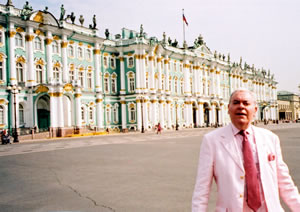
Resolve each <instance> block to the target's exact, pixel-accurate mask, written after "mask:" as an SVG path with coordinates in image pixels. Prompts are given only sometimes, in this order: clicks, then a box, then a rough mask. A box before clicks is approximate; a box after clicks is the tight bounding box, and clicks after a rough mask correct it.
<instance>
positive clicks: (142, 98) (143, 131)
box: [141, 96, 145, 133]
mask: <svg viewBox="0 0 300 212" xmlns="http://www.w3.org/2000/svg"><path fill="white" fill-rule="evenodd" d="M143 103H144V97H143V96H142V97H141V110H142V131H141V133H145V128H144V112H143V111H144V110H143Z"/></svg>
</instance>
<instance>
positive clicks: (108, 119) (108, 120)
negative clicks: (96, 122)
mask: <svg viewBox="0 0 300 212" xmlns="http://www.w3.org/2000/svg"><path fill="white" fill-rule="evenodd" d="M106 107H107V108H106V113H105V115H106V123H107V124H110V122H111V116H110V113H111V112H110V107H109V105H107V106H106Z"/></svg>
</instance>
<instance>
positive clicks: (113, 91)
mask: <svg viewBox="0 0 300 212" xmlns="http://www.w3.org/2000/svg"><path fill="white" fill-rule="evenodd" d="M111 92H112V93H116V92H117V86H116V78H112V79H111Z"/></svg>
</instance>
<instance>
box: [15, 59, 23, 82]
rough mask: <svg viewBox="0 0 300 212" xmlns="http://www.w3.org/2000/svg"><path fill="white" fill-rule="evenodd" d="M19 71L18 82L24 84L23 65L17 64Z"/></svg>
mask: <svg viewBox="0 0 300 212" xmlns="http://www.w3.org/2000/svg"><path fill="white" fill-rule="evenodd" d="M16 70H17V81H18V82H24V77H23V76H24V68H23V64H22V63H17V65H16Z"/></svg>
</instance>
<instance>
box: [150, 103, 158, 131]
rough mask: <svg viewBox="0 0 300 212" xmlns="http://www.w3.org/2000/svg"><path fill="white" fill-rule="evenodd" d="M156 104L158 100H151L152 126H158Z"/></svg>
mask: <svg viewBox="0 0 300 212" xmlns="http://www.w3.org/2000/svg"><path fill="white" fill-rule="evenodd" d="M156 104H157V100H156V99H152V100H151V108H152V110H151V113H152V114H151V115H152V125H156V124H157V117H156V114H157V107H156Z"/></svg>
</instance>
